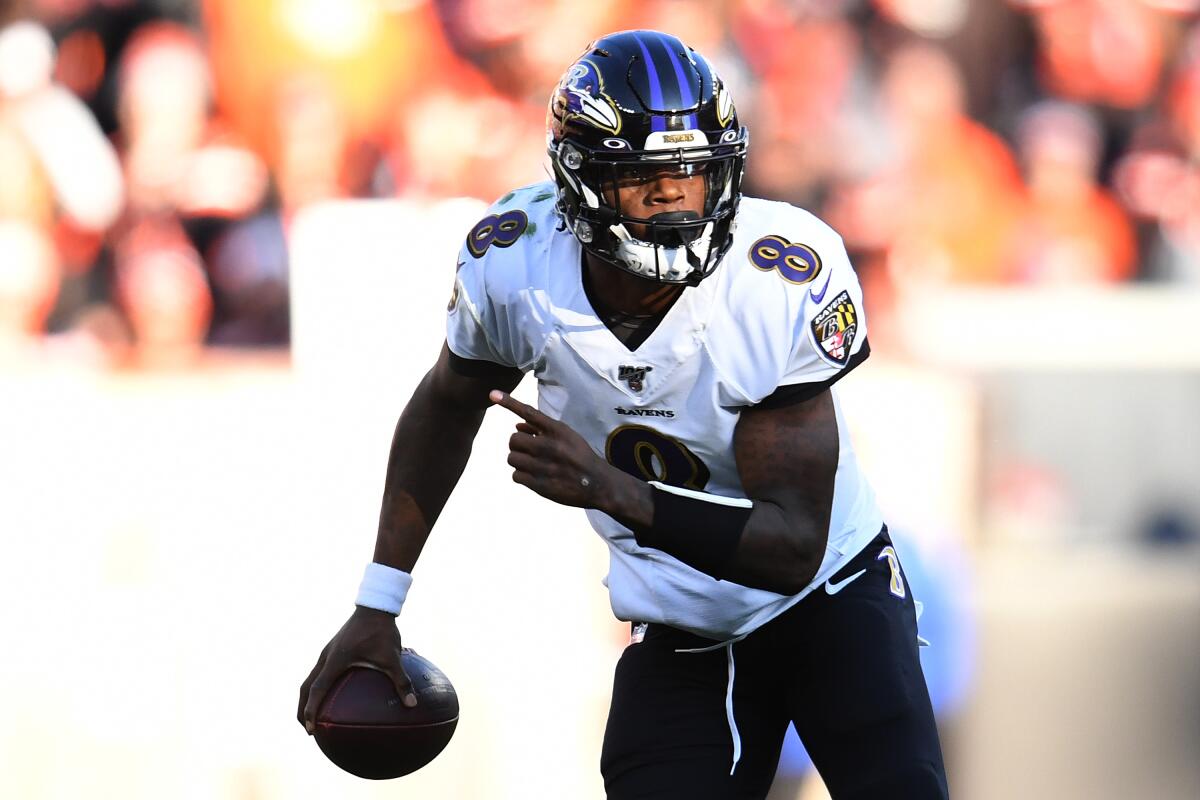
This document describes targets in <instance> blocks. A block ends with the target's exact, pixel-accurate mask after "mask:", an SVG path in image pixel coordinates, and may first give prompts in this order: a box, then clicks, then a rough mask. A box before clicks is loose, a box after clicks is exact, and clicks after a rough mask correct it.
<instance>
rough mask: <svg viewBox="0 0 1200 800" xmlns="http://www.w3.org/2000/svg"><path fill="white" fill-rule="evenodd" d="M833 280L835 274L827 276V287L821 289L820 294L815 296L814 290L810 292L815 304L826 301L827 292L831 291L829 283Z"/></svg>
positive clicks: (809, 294)
mask: <svg viewBox="0 0 1200 800" xmlns="http://www.w3.org/2000/svg"><path fill="white" fill-rule="evenodd" d="M832 280H833V273H830V274H828V275H826V276H825V285H824V286H823V287H822V288H821V293H820V294H813V293H812V289H809V290H808V296H809V297H811V298H812V299H813V302H814V303H819V302H821V301H822V300H824V299H825V292H826V290H828V289H829V283H830V282H831V281H832Z"/></svg>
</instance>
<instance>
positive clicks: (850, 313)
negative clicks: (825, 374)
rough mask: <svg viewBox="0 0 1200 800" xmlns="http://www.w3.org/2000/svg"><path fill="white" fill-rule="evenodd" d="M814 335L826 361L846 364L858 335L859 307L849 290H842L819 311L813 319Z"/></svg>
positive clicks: (838, 364)
mask: <svg viewBox="0 0 1200 800" xmlns="http://www.w3.org/2000/svg"><path fill="white" fill-rule="evenodd" d="M812 335H813V341H814V342H816V345H817V351H818V352H819V353H820V354H821V356H822V357H824V359H825V360H826V361H828V362H829V363H831V364H833V365H834V366H838V367H844V366H846V362H848V361H849V360H850V351H851V350H852V349H853V346H854V338H855V337H856V336H857V335H858V309H857V308H855V307H854V301H853V300H851V299H850V293H849V292H841V293H840V294H838V295H837V296H836V297H834V298H833V299H832V300H830V301H829V305H827V306H825V307H824V308H822V309H821V310H820V311H818V312H817V315H816V316H815V317H813V321H812Z"/></svg>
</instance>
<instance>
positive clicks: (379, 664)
mask: <svg viewBox="0 0 1200 800" xmlns="http://www.w3.org/2000/svg"><path fill="white" fill-rule="evenodd" d="M401 649H402V648H401V645H400V631H399V630H398V629H397V628H396V618H395V617H394V616H392V615H391V614H388V613H387V612H384V611H376V610H375V609H373V608H363V607H362V606H356V607H355V609H354V613H353V614H351V615H350V619H348V620H346V624H345V625H343V626H342V628H341V630H339V631H338V632H337V633H336V634H335V635H334V637H333V638H332V639H330V640H329V644H327V645H325V649H324V650H322V651H321V656H320V658H318V659H317V665H316V666H315V667H313V668H312V672H310V673H308V677H307V678H306V679H305V680H304V683H302V684H301V685H300V702H299V704H298V706H297V708H296V719H297V720H299V722H300V724H301V725H303V726H304V729H305V730H306V731H308V733H309V734H312V733H313V731H315V730H316V725H317V710H318V709H320V707H321V703H323V702H324V701H325V695H326V694H327V693H328V692H329V689H330V687H332V686H333V684H334V682H335V681H336V680H337V679H338V677H339V676H340V675H341V674H342V673H343V672H345V671H346V670H348V669H350V668H351V667H369V668H371V669H377V670H379V671H380V672H382V673H383V674H385V675H387V676H388V677H389V678H391V679H392V684H393V685H395V687H396V693H397V694H398V695H400V697H401V699H402V702H403V703H404V705H406V706H408V707H409V708H412V707H413V706H415V705H416V704H417V696H416V695H415V694H413V691H412V681H410V680H409V678H408V675H407V674H406V673H405V672H404V667H402V666H401V665H400V651H401Z"/></svg>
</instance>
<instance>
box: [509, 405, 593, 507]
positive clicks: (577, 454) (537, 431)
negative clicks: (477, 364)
mask: <svg viewBox="0 0 1200 800" xmlns="http://www.w3.org/2000/svg"><path fill="white" fill-rule="evenodd" d="M488 399H490V400H491V401H492V402H493V403H495V404H496V405H498V406H501V407H503V408H507V409H508V410H509V411H511V412H513V413H514V414H516V415H517V416H518V417H520V418H521V421H520V422H518V423H517V432H516V433H514V434H513V435H512V436H511V437H510V438H509V440H508V451H509V452H508V463H509V465H510V466H511V467H512V468H513V480H514V481H516V482H517V483H519V484H521V485H523V486H528V487H529V488H530V489H533V490H534V491H535V492H537V493H538V494H540V495H541V496H542V497H545V498H547V499H549V500H553V501H554V502H556V503H562V504H563V505H568V506H578V507H580V508H596V507H597V501H598V499H599V498H600V497H602V496H603V484H604V482H605V481H606V480H607V479H608V478H609V477H610V475H609V473H610V472H612V471H613V469H614V468H613V467H612V466H611V465H610V464H609V463H608V462H606V461H604V460H603V459H601V458H600V457H599V456H598V455H596V453H595V451H593V450H592V448H591V447H590V446H589V445H588V443H587V442H586V441H584V438H583V437H582V436H580V435H579V434H578V433H576V432H575V431H574V430H572V429H571V427H570V426H569V425H567V424H566V423H564V422H560V421H558V420H556V419H553V418H551V417H548V416H546V415H545V414H543V413H542V412H541V411H538V410H537V409H536V408H533V407H532V406H528V405H526V404H525V403H522V402H521V401H520V400H517V399H516V398H515V397H513V396H512V395H510V394H508V393H507V392H502V391H500V390H498V389H496V390H493V391H492V392H491V393H490V394H489V395H488Z"/></svg>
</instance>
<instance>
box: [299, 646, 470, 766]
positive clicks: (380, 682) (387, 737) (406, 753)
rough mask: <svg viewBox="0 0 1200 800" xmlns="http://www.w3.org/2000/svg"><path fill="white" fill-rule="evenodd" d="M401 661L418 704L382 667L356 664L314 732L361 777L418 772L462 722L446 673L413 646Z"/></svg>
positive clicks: (330, 699) (323, 745) (338, 759)
mask: <svg viewBox="0 0 1200 800" xmlns="http://www.w3.org/2000/svg"><path fill="white" fill-rule="evenodd" d="M400 663H402V664H403V665H404V670H405V672H407V673H408V677H409V679H410V680H412V685H413V693H414V694H415V695H416V696H417V705H416V707H414V708H408V707H406V706H405V705H404V703H402V702H401V701H400V697H399V695H397V694H396V689H395V687H393V686H392V681H391V679H389V678H388V677H387V676H386V675H384V674H383V673H382V672H380V671H378V670H374V669H369V668H361V667H355V668H352V669H349V670H347V671H346V672H344V673H342V675H341V676H340V677H339V678H338V679H337V681H336V682H335V683H334V685H333V688H331V689H330V690H329V694H328V695H326V697H325V701H324V702H323V703H322V704H321V708H320V710H319V711H318V712H317V729H316V731H315V733H314V734H313V735H314V738H315V739H316V740H317V745H318V746H319V747H320V748H321V752H323V753H324V754H325V755H326V757H327V758H328V759H329V760H330V761H332V762H333V763H334V764H337V765H338V766H339V767H341V768H342V769H344V770H346V771H347V772H349V773H352V774H354V775H357V776H359V777H360V778H370V779H372V780H383V779H386V778H398V777H400V776H401V775H407V774H409V773H410V772H415V771H416V770H418V769H420V768H421V767H423V766H425V765H426V764H428V763H429V762H430V761H432V760H433V759H434V758H435V757H436V756H437V754H438V753H440V752H442V750H443V749H444V748H445V747H446V745H447V744H448V743H449V742H450V737H451V736H453V735H454V728H455V726H457V725H458V695H457V694H455V692H454V686H452V685H451V683H450V679H449V678H447V677H446V675H445V673H443V672H442V671H441V670H440V669H438V668H437V667H435V666H434V665H433V664H432V663H431V662H430V661H429V660H428V659H426V658H423V657H421V656H419V655H417V654H416V653H415V652H414V651H412V650H409V649H407V648H405V649H404V651H403V652H402V654H401V657H400Z"/></svg>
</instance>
